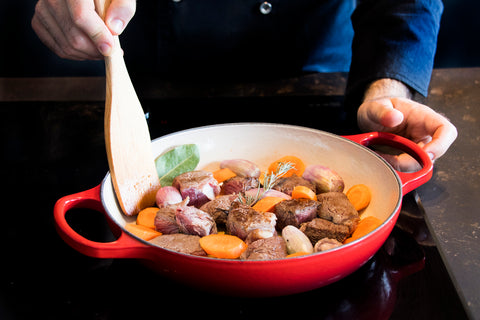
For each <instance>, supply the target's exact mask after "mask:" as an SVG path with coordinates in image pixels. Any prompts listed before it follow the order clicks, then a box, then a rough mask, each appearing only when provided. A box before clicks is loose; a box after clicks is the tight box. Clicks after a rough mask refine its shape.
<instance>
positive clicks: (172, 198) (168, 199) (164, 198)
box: [155, 186, 183, 208]
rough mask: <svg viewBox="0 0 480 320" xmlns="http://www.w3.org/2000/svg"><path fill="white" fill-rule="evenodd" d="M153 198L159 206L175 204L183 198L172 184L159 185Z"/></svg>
mask: <svg viewBox="0 0 480 320" xmlns="http://www.w3.org/2000/svg"><path fill="white" fill-rule="evenodd" d="M155 199H156V202H157V206H158V207H159V208H162V207H166V206H168V205H170V204H176V203H179V202H182V200H183V199H182V195H181V194H180V191H178V189H177V188H175V187H172V186H166V187H161V188H160V189H158V191H157V194H156V195H155Z"/></svg>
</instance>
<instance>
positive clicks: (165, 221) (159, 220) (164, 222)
mask: <svg viewBox="0 0 480 320" xmlns="http://www.w3.org/2000/svg"><path fill="white" fill-rule="evenodd" d="M176 212H177V206H175V205H170V206H167V207H162V208H160V209H159V210H158V211H157V215H156V216H155V230H157V231H159V232H161V233H162V234H172V233H179V232H180V229H179V227H178V223H177V220H176V219H175V213H176Z"/></svg>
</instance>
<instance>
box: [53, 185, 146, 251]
mask: <svg viewBox="0 0 480 320" xmlns="http://www.w3.org/2000/svg"><path fill="white" fill-rule="evenodd" d="M100 191H101V185H98V186H96V187H94V188H92V189H89V190H86V191H83V192H79V193H75V194H72V195H68V196H65V197H63V198H61V199H59V200H58V201H57V202H56V203H55V206H54V209H53V215H54V220H55V226H56V229H57V232H58V234H59V235H60V237H61V238H62V239H63V240H64V241H65V242H66V243H67V244H68V245H69V246H71V247H72V248H73V249H75V250H77V251H78V252H80V253H82V254H84V255H87V256H90V257H95V258H146V257H147V256H148V251H149V250H148V249H149V246H147V245H145V244H143V243H141V242H140V241H138V240H135V239H134V238H132V237H131V236H130V235H128V234H127V233H126V232H124V231H123V230H121V228H120V227H118V226H117V225H115V223H113V222H112V221H111V220H110V218H109V217H108V216H107V213H106V212H105V210H104V208H103V205H102V201H101V195H100ZM75 208H86V209H92V210H95V211H98V212H101V213H103V214H104V215H105V217H106V218H107V220H108V222H109V226H110V228H111V229H112V232H113V234H114V235H115V236H117V237H118V238H117V239H116V240H115V241H112V242H96V241H92V240H89V239H87V238H85V237H83V236H82V235H80V234H79V233H77V232H76V231H75V230H74V229H73V228H72V227H71V226H70V225H69V224H68V222H67V220H66V218H65V216H66V214H67V212H68V211H69V210H71V209H75Z"/></svg>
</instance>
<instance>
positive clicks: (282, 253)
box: [240, 236, 287, 260]
mask: <svg viewBox="0 0 480 320" xmlns="http://www.w3.org/2000/svg"><path fill="white" fill-rule="evenodd" d="M286 256H287V247H286V245H285V240H283V238H282V237H279V236H274V237H270V238H266V239H260V240H257V241H254V242H252V243H251V244H249V245H248V247H247V250H245V251H244V252H243V253H242V255H241V256H240V259H242V260H271V259H283V258H285V257H286Z"/></svg>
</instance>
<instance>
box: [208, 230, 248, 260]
mask: <svg viewBox="0 0 480 320" xmlns="http://www.w3.org/2000/svg"><path fill="white" fill-rule="evenodd" d="M200 246H201V247H202V249H203V250H205V252H206V253H207V254H209V255H210V256H212V257H215V258H220V259H237V258H239V257H240V255H241V254H242V252H243V251H245V250H246V249H247V244H246V243H245V242H244V241H243V240H242V239H240V238H239V237H236V236H232V235H229V234H219V233H217V234H211V235H208V236H205V237H202V238H200Z"/></svg>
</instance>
